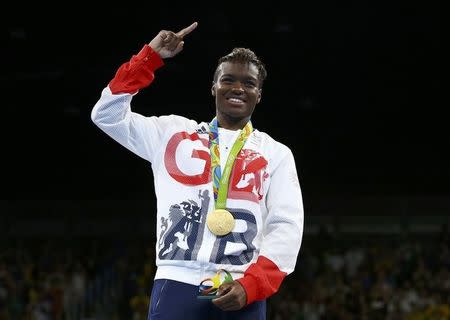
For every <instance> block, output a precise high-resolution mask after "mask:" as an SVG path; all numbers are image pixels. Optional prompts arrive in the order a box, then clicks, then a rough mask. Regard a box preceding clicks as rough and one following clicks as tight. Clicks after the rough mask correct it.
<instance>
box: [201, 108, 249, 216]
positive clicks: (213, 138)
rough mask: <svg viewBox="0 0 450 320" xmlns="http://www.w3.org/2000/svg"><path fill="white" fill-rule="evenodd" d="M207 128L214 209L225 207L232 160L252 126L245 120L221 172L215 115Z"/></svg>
mask: <svg viewBox="0 0 450 320" xmlns="http://www.w3.org/2000/svg"><path fill="white" fill-rule="evenodd" d="M209 129H210V130H209V150H210V153H211V171H212V180H213V191H214V200H215V201H216V209H225V208H226V201H227V194H228V185H229V179H230V174H231V169H232V168H233V164H234V160H235V159H236V156H237V154H238V153H239V151H240V150H241V149H242V147H243V146H244V144H245V141H247V138H248V137H249V136H250V134H251V133H252V131H253V126H252V123H251V122H250V121H249V122H247V124H246V125H245V127H244V128H243V129H242V130H241V133H240V134H239V136H238V137H237V139H236V141H235V142H234V144H233V147H232V148H231V151H230V154H229V155H228V159H227V162H226V164H225V167H224V169H223V174H222V172H221V168H220V151H219V150H220V149H219V129H218V121H217V118H216V117H215V118H214V119H213V120H212V121H211V122H210V123H209Z"/></svg>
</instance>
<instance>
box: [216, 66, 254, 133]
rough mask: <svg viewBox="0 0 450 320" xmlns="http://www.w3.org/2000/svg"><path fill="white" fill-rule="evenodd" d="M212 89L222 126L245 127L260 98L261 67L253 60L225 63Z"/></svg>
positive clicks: (234, 128)
mask: <svg viewBox="0 0 450 320" xmlns="http://www.w3.org/2000/svg"><path fill="white" fill-rule="evenodd" d="M211 91H212V95H213V96H214V97H215V100H216V113H217V120H218V122H219V125H220V126H221V127H223V128H226V129H231V130H237V129H242V128H243V127H244V126H245V125H246V124H247V122H248V121H249V120H250V117H251V115H252V113H253V111H254V110H255V106H256V105H257V104H258V103H259V101H260V100H261V83H260V77H259V71H258V68H257V67H256V65H254V64H253V63H251V62H248V63H247V62H233V61H226V62H223V63H221V64H220V65H219V66H218V67H217V71H216V73H215V77H214V82H213V86H212V88H211Z"/></svg>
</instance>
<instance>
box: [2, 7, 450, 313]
mask: <svg viewBox="0 0 450 320" xmlns="http://www.w3.org/2000/svg"><path fill="white" fill-rule="evenodd" d="M4 15H5V17H4V19H3V21H2V23H1V24H0V25H1V29H0V32H1V33H0V36H1V43H2V45H1V51H0V57H1V58H2V62H3V64H2V68H1V71H0V83H1V87H2V89H3V103H2V115H3V122H2V125H1V129H0V130H1V132H2V137H3V139H2V157H1V181H2V183H1V185H2V194H1V197H0V320H4V319H14V320H15V319H24V320H34V319H36V320H37V319H39V320H41V319H49V320H50V319H52V320H53V319H54V320H81V319H84V320H88V319H92V320H93V319H96V320H100V319H101V320H103V319H114V320H119V319H120V320H122V319H127V320H128V319H133V320H140V319H146V315H147V306H148V294H149V292H150V289H151V282H152V281H151V279H152V276H153V272H154V245H155V234H154V233H155V223H156V221H155V197H154V192H153V180H152V174H151V171H150V166H149V164H148V163H146V162H144V161H143V160H142V159H140V158H138V157H137V156H135V155H133V154H131V153H130V152H128V151H127V150H125V149H123V148H121V147H120V146H119V145H117V144H116V143H115V142H113V141H112V140H110V138H108V137H107V136H105V135H104V134H103V133H101V132H100V131H99V130H98V128H97V127H95V126H94V125H93V124H92V122H91V120H90V111H91V108H92V107H93V105H94V103H95V102H96V101H97V99H98V97H99V95H100V92H101V90H102V89H103V87H104V86H105V85H106V84H107V83H108V81H109V80H110V79H111V78H112V77H113V75H114V73H115V71H116V69H117V67H118V66H119V65H120V64H121V63H123V62H125V61H127V60H128V59H129V57H130V56H131V55H132V54H134V53H135V52H137V51H138V50H139V49H140V48H141V47H142V46H143V45H144V44H145V43H148V42H149V41H150V40H151V39H152V38H153V37H154V36H155V35H156V34H157V32H158V31H159V30H160V29H172V30H177V29H180V28H182V27H184V26H186V25H188V24H190V23H191V22H192V21H198V22H199V27H198V28H197V30H195V32H194V33H192V34H191V35H189V38H187V39H186V45H185V49H184V51H183V52H182V53H181V54H180V55H179V56H177V57H176V58H174V59H171V60H169V61H167V63H166V66H165V67H164V68H163V69H161V70H159V71H158V73H157V79H156V81H155V83H154V84H153V85H152V86H151V87H149V88H148V89H147V90H145V91H143V92H141V93H140V95H138V96H136V98H135V100H134V105H135V110H136V111H138V112H140V113H142V114H146V115H153V114H157V115H162V114H169V113H176V114H182V115H185V116H187V117H192V118H196V119H200V120H205V121H207V120H209V119H210V118H211V117H212V115H213V112H214V110H213V107H212V100H211V97H210V83H211V80H212V75H213V71H214V68H215V66H216V62H217V59H218V58H219V57H220V56H222V55H224V54H225V53H227V52H229V51H230V50H231V49H232V48H233V47H235V46H245V47H249V48H251V49H253V50H254V51H255V52H256V53H257V54H258V55H259V56H260V57H261V58H262V60H263V61H264V62H265V63H266V66H267V69H268V78H267V80H266V82H265V85H264V91H263V99H262V102H261V104H260V105H258V107H257V108H258V109H257V110H256V112H255V116H254V120H253V121H254V125H255V127H257V128H258V129H259V130H262V131H267V132H269V133H270V134H272V135H273V136H274V137H275V138H277V139H278V140H280V141H282V142H285V143H286V144H288V145H289V146H291V148H292V150H293V152H294V155H295V157H296V160H297V167H298V172H299V178H300V182H301V185H302V191H303V196H304V205H305V233H304V240H303V244H302V249H301V251H300V255H299V258H298V265H297V268H296V271H295V272H294V273H293V274H292V275H290V276H289V278H288V279H287V280H286V281H285V283H284V284H283V286H282V288H281V292H280V293H279V294H277V295H276V296H274V297H273V298H271V299H270V300H269V310H268V315H269V317H268V319H270V320H300V319H301V320H329V319H330V320H331V319H332V320H335V319H342V320H347V319H355V320H356V319H368V320H378V319H380V320H381V319H389V320H398V319H405V320H413V319H417V320H425V319H430V320H435V319H436V320H440V319H450V307H449V303H450V302H449V296H450V276H449V267H450V251H449V244H450V241H449V235H448V225H449V220H450V214H449V213H450V183H449V182H450V169H449V165H448V164H449V163H450V157H449V150H450V149H449V147H450V141H449V132H448V124H447V122H448V121H447V117H445V116H444V113H443V109H444V108H445V106H444V101H446V100H444V99H443V96H442V95H441V89H442V88H441V81H442V80H441V77H442V75H441V70H442V69H443V68H442V66H443V64H442V61H441V59H440V58H441V40H440V37H441V32H440V25H441V9H440V4H439V3H434V2H419V1H393V2H392V1H391V2H388V1H384V2H383V1H382V2H368V1H344V2H342V1H339V2H338V1H314V2H312V1H311V2H302V3H296V4H294V3H288V2H286V3H284V2H283V1H281V2H277V3H276V4H275V3H267V4H263V3H256V2H255V3H245V4H243V3H228V2H226V3H225V2H223V3H210V4H202V5H200V4H197V3H190V4H180V5H178V4H174V3H166V4H164V3H158V4H149V3H146V4H135V6H134V7H130V8H125V7H115V6H112V5H111V4H108V5H100V7H99V8H92V7H91V6H89V5H85V6H83V5H81V4H78V3H65V4H52V5H50V4H44V3H36V4H30V5H27V6H23V5H22V4H19V3H16V4H11V7H10V8H9V9H7V10H6V9H5V11H4Z"/></svg>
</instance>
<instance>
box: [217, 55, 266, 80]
mask: <svg viewBox="0 0 450 320" xmlns="http://www.w3.org/2000/svg"><path fill="white" fill-rule="evenodd" d="M224 62H237V63H244V64H245V63H253V64H254V65H255V66H256V68H257V69H258V80H259V87H260V88H262V85H263V82H264V80H265V79H266V77H267V71H266V67H265V65H264V63H263V62H262V61H261V60H260V59H259V57H258V56H257V55H256V54H255V53H254V52H253V51H252V50H250V49H248V48H234V49H233V51H231V52H230V53H229V54H227V55H225V56H223V57H221V58H220V59H219V61H218V63H217V67H216V71H215V72H214V81H217V76H218V74H219V66H220V65H221V64H222V63H224Z"/></svg>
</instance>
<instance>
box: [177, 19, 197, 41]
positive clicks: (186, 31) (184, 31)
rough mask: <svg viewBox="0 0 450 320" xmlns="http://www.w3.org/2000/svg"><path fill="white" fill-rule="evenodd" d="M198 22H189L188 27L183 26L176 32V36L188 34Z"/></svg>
mask: <svg viewBox="0 0 450 320" xmlns="http://www.w3.org/2000/svg"><path fill="white" fill-rule="evenodd" d="M197 25H198V23H197V22H194V23H193V24H191V25H190V26H189V27H186V28H184V29H183V30H180V31H178V32H177V36H179V37H181V38H183V37H184V36H185V35H187V34H189V33H191V32H192V30H194V29H195V28H197Z"/></svg>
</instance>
